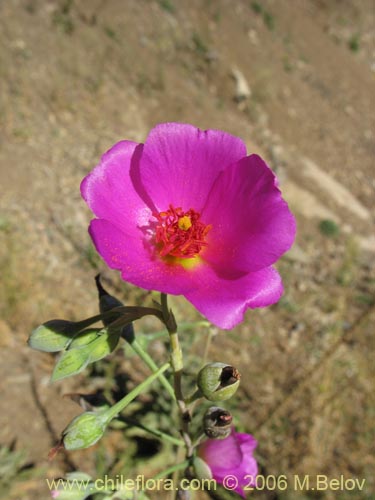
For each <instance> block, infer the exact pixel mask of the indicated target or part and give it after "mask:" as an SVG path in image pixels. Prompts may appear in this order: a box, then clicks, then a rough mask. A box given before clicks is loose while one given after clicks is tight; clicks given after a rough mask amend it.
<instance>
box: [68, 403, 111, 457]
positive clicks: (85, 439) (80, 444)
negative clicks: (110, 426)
mask: <svg viewBox="0 0 375 500" xmlns="http://www.w3.org/2000/svg"><path fill="white" fill-rule="evenodd" d="M107 423H108V419H107V418H106V416H105V414H100V413H96V412H92V411H88V412H85V413H81V415H78V417H76V418H74V419H73V420H72V421H71V422H70V424H69V425H68V427H67V428H66V429H65V430H64V431H63V434H62V441H63V443H64V447H65V449H66V450H81V449H84V448H88V447H89V446H92V445H93V444H95V443H96V442H97V441H99V439H100V438H101V437H102V436H103V434H104V431H105V429H106V426H107Z"/></svg>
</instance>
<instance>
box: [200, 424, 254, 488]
mask: <svg viewBox="0 0 375 500" xmlns="http://www.w3.org/2000/svg"><path fill="white" fill-rule="evenodd" d="M257 444H258V443H257V442H256V440H255V439H254V437H253V436H252V435H251V434H241V433H239V432H235V430H234V429H233V430H232V433H231V434H230V435H229V436H228V437H227V438H225V439H207V440H206V441H204V442H203V443H202V444H201V445H199V447H198V455H199V456H200V457H201V458H202V459H203V460H204V461H205V462H206V463H207V465H208V466H209V467H210V469H211V472H212V476H213V478H214V479H215V480H216V481H217V482H218V483H220V484H223V485H224V487H227V489H231V490H232V491H236V492H237V493H238V494H239V495H241V496H242V497H245V492H244V489H243V488H244V487H246V488H250V487H251V486H254V485H255V478H256V476H257V474H258V465H257V462H256V460H255V458H254V457H253V451H254V450H255V448H256V447H257Z"/></svg>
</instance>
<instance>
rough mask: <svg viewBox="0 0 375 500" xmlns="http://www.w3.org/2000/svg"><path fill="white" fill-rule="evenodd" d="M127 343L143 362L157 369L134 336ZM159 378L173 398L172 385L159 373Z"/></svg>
mask: <svg viewBox="0 0 375 500" xmlns="http://www.w3.org/2000/svg"><path fill="white" fill-rule="evenodd" d="M129 344H130V345H131V347H132V348H133V350H134V352H136V353H137V354H138V356H139V357H140V358H141V359H142V360H143V361H144V362H145V364H146V365H147V366H148V367H149V368H150V369H151V370H152V371H153V372H154V373H155V372H156V371H157V370H158V366H157V364H156V363H155V361H154V360H153V359H152V357H151V356H150V355H149V354H148V352H147V351H145V350H144V349H143V347H142V346H141V345H140V344H139V342H138V341H137V340H136V339H135V338H134V339H133V340H132V341H129ZM159 379H160V382H161V384H162V385H163V387H164V388H165V390H166V391H167V392H168V394H169V395H170V396H171V398H172V399H174V400H175V399H176V396H175V393H174V390H173V387H172V386H171V384H170V383H169V382H168V380H167V379H166V378H165V376H164V375H160V376H159Z"/></svg>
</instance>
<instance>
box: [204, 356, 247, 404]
mask: <svg viewBox="0 0 375 500" xmlns="http://www.w3.org/2000/svg"><path fill="white" fill-rule="evenodd" d="M239 384H240V374H239V372H238V370H237V369H236V368H234V367H233V366H230V365H226V364H225V363H210V364H208V365H206V366H204V367H203V368H202V369H201V371H200V372H199V373H198V379H197V385H198V388H199V389H200V391H201V392H202V394H203V396H204V397H205V398H207V399H208V400H209V401H225V400H226V399H229V398H231V397H232V396H233V395H234V393H235V392H236V391H237V389H238V386H239Z"/></svg>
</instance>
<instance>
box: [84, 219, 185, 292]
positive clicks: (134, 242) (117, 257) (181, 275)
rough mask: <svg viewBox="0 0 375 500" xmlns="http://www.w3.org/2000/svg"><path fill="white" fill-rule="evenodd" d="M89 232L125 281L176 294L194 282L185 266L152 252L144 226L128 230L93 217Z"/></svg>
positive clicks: (106, 258) (106, 260)
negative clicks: (176, 264) (161, 257)
mask: <svg viewBox="0 0 375 500" xmlns="http://www.w3.org/2000/svg"><path fill="white" fill-rule="evenodd" d="M89 233H90V236H91V238H92V240H93V242H94V244H95V247H96V249H97V251H98V252H99V254H100V255H101V256H102V258H103V259H104V260H105V262H106V263H107V265H108V266H109V267H110V268H112V269H119V270H120V271H121V276H122V278H123V279H124V280H125V281H128V282H130V283H133V284H134V285H137V286H140V287H142V288H145V289H146V290H159V291H160V292H164V293H170V294H175V295H179V294H182V293H184V292H186V290H189V289H190V288H191V287H192V286H193V284H192V281H191V276H190V275H189V273H188V272H187V271H186V270H185V269H184V268H183V267H182V266H170V265H167V264H165V263H164V262H163V261H162V260H160V259H158V258H157V257H155V256H154V255H153V253H152V250H153V248H152V246H151V245H150V244H149V243H148V241H147V239H146V238H145V236H144V235H143V233H142V231H141V230H138V233H139V234H133V233H132V234H126V233H124V232H122V231H121V229H119V228H118V227H117V226H115V225H114V224H112V223H111V222H109V221H107V220H103V219H94V220H92V221H91V223H90V228H89Z"/></svg>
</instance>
